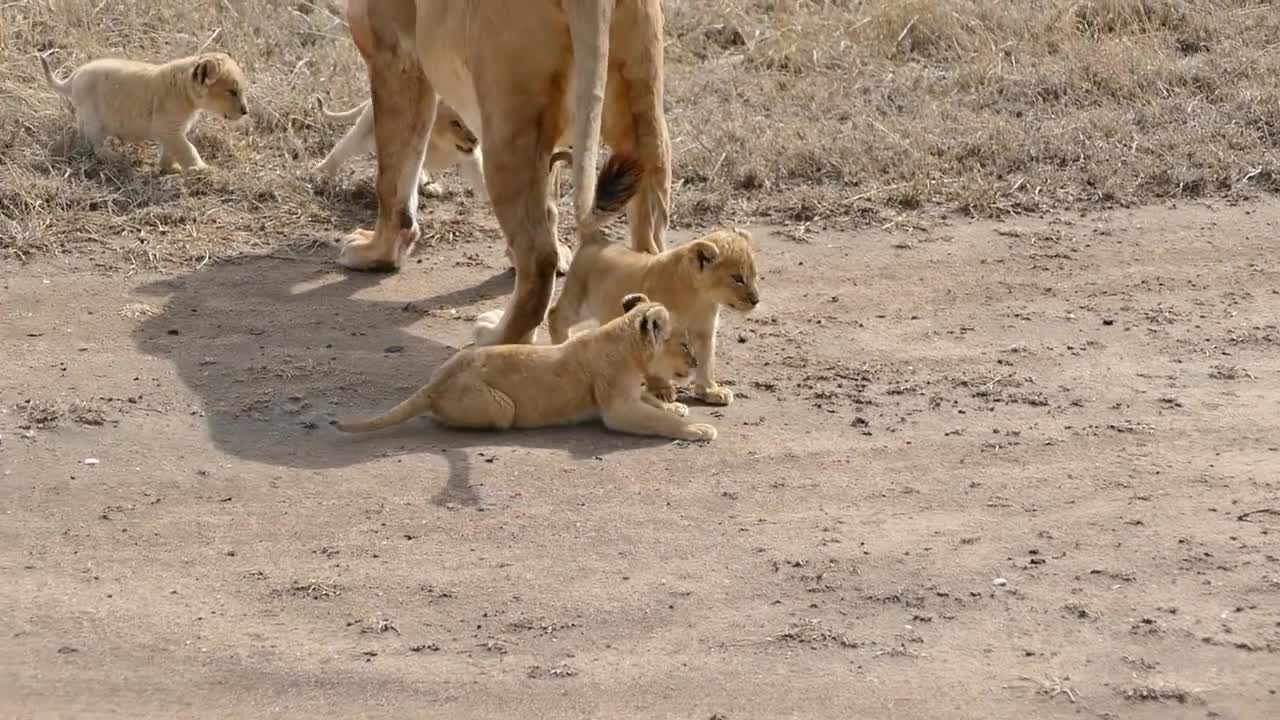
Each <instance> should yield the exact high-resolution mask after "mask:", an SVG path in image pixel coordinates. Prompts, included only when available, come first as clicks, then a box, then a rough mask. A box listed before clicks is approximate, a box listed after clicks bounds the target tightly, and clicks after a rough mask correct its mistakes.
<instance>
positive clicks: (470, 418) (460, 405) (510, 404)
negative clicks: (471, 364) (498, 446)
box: [431, 377, 516, 430]
mask: <svg viewBox="0 0 1280 720" xmlns="http://www.w3.org/2000/svg"><path fill="white" fill-rule="evenodd" d="M431 414H432V416H433V417H434V418H436V420H438V421H439V422H441V423H443V424H445V425H448V426H450V427H456V428H465V429H470V430H507V429H509V428H510V427H511V425H512V423H514V422H515V417H516V405H515V402H514V401H512V400H511V398H510V396H508V395H507V394H506V393H504V392H502V391H501V390H498V389H496V388H494V387H492V386H491V385H488V384H487V383H485V382H483V381H481V380H478V379H464V378H460V377H455V379H453V380H452V381H451V382H448V383H445V384H444V386H443V387H441V388H439V389H438V390H437V391H436V393H435V394H434V398H433V402H432V410H431Z"/></svg>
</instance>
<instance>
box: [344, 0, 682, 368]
mask: <svg viewBox="0 0 1280 720" xmlns="http://www.w3.org/2000/svg"><path fill="white" fill-rule="evenodd" d="M347 19H348V22H349V25H350V28H351V34H352V39H353V40H354V41H355V44H356V46H357V48H359V50H360V53H361V55H362V56H363V57H364V59H365V62H366V64H367V65H368V68H369V82H370V95H371V98H372V102H373V106H374V135H375V138H376V141H375V144H376V146H377V150H376V152H377V158H378V175H377V194H378V214H377V223H376V225H375V226H374V228H373V230H371V231H370V230H365V229H359V230H356V231H354V232H353V233H351V234H350V235H349V236H348V237H347V239H346V241H345V242H344V243H343V246H342V248H341V250H340V251H339V256H338V262H339V263H340V264H342V265H344V266H346V267H348V268H353V269H359V270H397V269H399V268H400V266H401V265H402V264H403V262H404V259H405V258H406V257H407V256H408V254H409V252H410V251H411V250H412V248H413V245H414V244H415V243H416V242H417V239H418V235H419V233H418V225H417V193H416V192H413V189H414V187H413V186H416V181H417V175H416V173H417V168H418V165H419V164H420V161H421V158H422V155H423V153H424V152H425V150H426V146H427V141H428V137H429V135H430V131H431V128H432V124H433V123H434V119H435V115H436V114H437V106H438V104H439V100H441V99H443V100H445V101H447V102H448V103H449V104H450V105H451V106H452V107H453V108H454V109H455V110H457V112H458V113H459V114H460V115H461V116H462V118H463V119H464V121H465V122H466V124H467V126H468V127H470V128H472V129H473V130H476V131H477V133H478V134H479V135H480V137H481V141H482V142H483V144H484V147H485V153H484V165H485V168H484V169H485V180H486V185H487V187H488V190H489V196H490V198H491V199H492V203H493V207H494V213H495V215H496V216H497V219H498V224H499V225H500V227H501V228H502V232H503V235H504V236H505V237H506V238H507V242H508V245H509V246H510V247H511V249H512V254H513V256H514V259H515V266H516V286H515V291H514V292H513V293H512V295H511V297H510V299H509V301H508V305H507V312H506V313H504V315H503V317H502V320H501V324H500V325H499V326H498V327H497V328H495V331H494V332H492V333H489V334H486V336H485V337H483V338H482V340H483V342H485V343H526V342H532V341H533V340H534V339H535V337H536V330H537V327H538V325H539V324H540V323H541V322H542V320H543V318H544V317H545V315H546V311H547V307H548V306H549V305H550V302H551V295H552V291H553V289H554V284H555V269H556V265H557V263H558V261H559V259H560V258H559V253H558V252H557V249H556V224H557V220H558V210H557V208H556V206H555V202H554V200H555V198H553V197H552V196H551V193H550V192H549V182H548V180H549V178H548V173H547V172H546V168H547V160H548V158H549V157H550V156H551V154H552V153H553V152H554V150H555V148H556V146H557V145H571V146H572V148H573V175H574V193H575V196H574V197H575V199H574V214H575V217H576V218H577V220H578V221H579V222H582V221H583V219H584V218H586V217H587V216H588V215H589V214H590V208H591V207H593V205H594V200H593V198H592V183H591V180H592V178H593V177H594V175H595V170H596V167H597V165H598V162H597V160H596V155H597V154H598V151H599V147H600V144H601V141H603V142H604V143H606V144H607V145H609V147H610V148H611V149H612V150H613V151H614V152H623V153H627V154H629V155H632V156H634V157H636V158H637V160H638V161H639V162H640V163H641V164H642V166H643V169H644V175H643V177H644V181H643V182H644V185H643V187H642V188H640V191H639V192H638V193H637V195H636V197H635V199H634V200H633V201H632V202H631V203H630V205H629V207H628V219H629V222H630V226H631V241H632V246H633V247H635V248H636V249H637V250H642V251H646V252H655V253H656V252H659V251H660V250H661V249H662V248H663V246H664V241H663V237H664V233H665V232H666V228H667V224H668V214H669V206H670V186H671V163H670V158H671V143H670V138H669V135H668V131H667V125H666V118H665V115H664V111H663V76H662V72H663V15H662V3H661V0H416V1H415V0H379V1H378V2H370V1H369V0H349V2H348V3H347ZM570 137H571V141H570V142H567V143H564V142H562V140H564V139H567V138H570Z"/></svg>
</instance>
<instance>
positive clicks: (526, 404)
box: [337, 293, 716, 440]
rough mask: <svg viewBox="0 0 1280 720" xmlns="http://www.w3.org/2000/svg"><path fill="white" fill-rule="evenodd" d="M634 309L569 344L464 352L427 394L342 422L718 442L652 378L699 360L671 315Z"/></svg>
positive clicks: (629, 303)
mask: <svg viewBox="0 0 1280 720" xmlns="http://www.w3.org/2000/svg"><path fill="white" fill-rule="evenodd" d="M622 307H623V308H624V309H625V311H626V312H625V313H624V314H623V315H622V316H621V317H618V318H615V319H614V320H612V321H610V322H608V323H605V324H604V325H602V326H600V327H598V328H593V329H591V330H589V331H587V332H584V333H581V334H578V335H575V336H574V337H573V338H571V339H570V340H569V341H568V342H565V343H563V344H561V345H489V346H471V347H468V348H463V349H462V350H459V351H458V352H457V353H456V354H455V355H454V356H453V357H451V358H449V360H447V361H446V362H445V363H444V364H443V365H441V366H440V367H439V368H437V369H436V371H435V372H434V373H432V375H431V380H430V381H428V382H427V384H426V385H424V386H423V387H422V388H421V389H420V390H418V391H417V392H416V393H414V394H413V395H412V396H410V397H409V398H408V399H406V400H404V401H403V402H401V403H400V404H399V405H397V406H396V407H394V408H392V409H391V410H390V411H388V412H387V413H386V414H384V415H381V416H379V417H376V418H371V419H369V420H361V421H352V422H339V423H337V428H338V429H339V430H341V431H343V432H369V431H371V430H379V429H382V428H385V427H390V426H392V425H396V424H399V423H402V422H404V421H405V420H408V419H409V418H412V417H415V416H417V415H421V414H423V413H428V414H430V415H431V417H432V418H433V419H435V420H436V421H437V422H439V423H441V424H443V425H447V426H452V427H458V428H467V429H474V430H507V429H510V428H539V427H548V426H552V425H563V424H568V423H575V422H581V421H584V420H588V419H591V418H593V417H599V418H601V419H602V420H604V424H605V425H606V426H607V427H609V428H610V429H612V430H617V431H620V432H626V433H632V434H635V435H658V436H661V437H669V438H675V439H677V440H714V439H715V437H716V429H715V428H714V427H712V426H711V425H707V424H706V423H695V422H690V421H688V420H686V419H685V418H684V414H685V413H687V412H688V408H686V407H684V406H683V405H679V404H676V403H672V404H670V405H664V404H663V403H662V402H660V401H658V400H656V399H655V398H654V397H653V396H652V395H649V394H648V393H647V391H646V390H645V389H644V377H645V376H646V375H657V376H659V377H663V378H669V379H679V378H681V377H685V376H687V375H688V374H689V372H690V371H691V370H692V369H693V368H694V366H696V364H697V361H696V360H695V359H694V357H693V353H692V352H691V351H690V350H689V345H688V344H687V343H686V342H684V340H683V338H681V337H673V336H672V329H671V314H670V313H668V312H667V309H666V308H664V307H663V306H662V305H660V304H658V303H655V302H650V301H649V299H648V298H647V297H645V296H644V295H642V294H639V293H636V294H632V295H628V296H627V297H625V298H623V300H622Z"/></svg>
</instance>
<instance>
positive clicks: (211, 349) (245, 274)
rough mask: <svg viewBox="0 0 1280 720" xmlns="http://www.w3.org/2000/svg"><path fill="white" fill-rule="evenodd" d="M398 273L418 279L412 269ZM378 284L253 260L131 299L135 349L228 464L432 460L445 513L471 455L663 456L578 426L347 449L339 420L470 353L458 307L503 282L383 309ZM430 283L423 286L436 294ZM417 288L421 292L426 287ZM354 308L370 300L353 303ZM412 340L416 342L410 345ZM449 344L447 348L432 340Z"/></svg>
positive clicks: (639, 442) (365, 440) (393, 432)
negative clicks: (146, 308) (159, 363)
mask: <svg viewBox="0 0 1280 720" xmlns="http://www.w3.org/2000/svg"><path fill="white" fill-rule="evenodd" d="M402 272H403V273H407V274H413V273H419V274H424V270H423V269H421V268H417V267H415V266H414V265H409V266H408V267H407V268H406V269H405V270H403V271H402ZM386 277H387V276H384V275H377V274H369V273H345V272H343V271H341V270H339V269H338V268H337V267H336V266H335V265H334V264H333V262H332V260H331V259H330V257H329V256H327V255H324V254H317V255H316V256H314V257H311V258H302V259H299V260H283V259H274V258H255V259H250V260H244V261H239V262H232V263H222V264H217V265H212V266H207V267H206V268H204V269H201V270H197V271H195V272H192V273H190V274H188V275H185V276H182V277H178V278H173V279H165V280H161V281H157V282H153V283H151V284H148V285H145V286H143V287H141V288H139V289H138V290H137V292H138V293H139V294H140V295H142V296H144V299H146V300H147V301H148V303H149V305H151V306H153V307H154V306H160V305H161V302H160V300H159V299H160V298H165V299H167V302H164V303H163V307H162V308H161V309H159V310H156V311H154V312H153V313H152V314H151V315H150V316H149V317H147V318H146V319H145V320H143V321H142V322H141V323H140V324H139V325H138V326H137V329H136V330H135V331H134V341H135V343H136V345H137V346H138V348H139V349H141V350H142V351H143V352H145V353H146V354H148V355H151V356H153V357H156V358H160V359H163V360H165V361H167V362H171V363H173V365H174V367H175V368H176V369H177V372H178V376H179V378H180V379H181V380H182V382H183V383H184V384H185V385H186V386H187V387H189V388H190V389H191V390H192V391H193V392H194V393H195V394H196V395H197V396H198V397H199V403H200V406H199V408H198V409H193V412H199V413H202V414H203V416H204V418H205V420H206V422H207V423H208V427H209V434H210V437H211V439H212V441H213V443H214V445H215V446H216V447H217V448H218V449H220V450H222V451H224V452H227V453H230V454H232V455H234V456H236V457H239V458H243V459H246V460H252V461H255V462H261V463H266V464H270V465H276V466H281V467H293V468H307V469H322V468H336V467H347V466H352V465H358V464H360V463H363V462H366V461H369V460H371V459H374V458H378V457H396V456H402V455H403V456H408V455H416V454H422V453H440V454H442V455H443V457H444V458H445V459H446V461H447V463H446V466H447V475H446V477H445V478H434V477H430V476H424V477H423V480H424V481H425V482H427V483H430V484H434V485H437V486H438V490H437V491H436V493H435V497H434V501H435V502H437V503H440V504H445V503H458V504H464V505H466V504H475V503H476V502H478V498H477V497H476V494H475V492H474V490H473V489H472V483H471V475H472V464H471V459H470V458H471V455H472V454H473V453H472V452H469V449H470V448H474V447H494V446H499V447H502V446H505V447H527V448H550V449H561V450H565V451H567V452H568V453H569V455H570V456H571V457H573V458H591V457H598V456H602V455H606V454H608V453H611V452H615V451H617V450H626V449H637V448H641V447H647V446H653V445H658V444H663V443H665V442H668V441H665V440H662V439H658V438H640V437H635V436H628V435H621V434H617V433H612V432H609V431H607V430H605V429H604V428H603V427H602V426H600V425H599V424H590V423H588V424H583V425H575V426H570V427H562V428H553V429H546V430H537V431H511V432H502V433H498V432H478V431H477V432H464V431H453V430H448V429H445V428H442V427H440V426H438V425H436V424H435V423H434V422H432V421H430V420H429V419H426V418H417V419H414V420H411V421H409V422H406V423H405V424H404V425H402V426H400V427H398V428H392V429H388V430H384V431H381V432H376V433H369V434H360V435H348V434H345V433H341V432H338V431H337V430H336V429H334V428H333V427H332V426H331V424H330V423H331V421H333V420H334V419H335V418H337V417H364V416H369V415H373V414H377V413H381V412H383V411H385V410H386V409H388V408H390V407H391V406H392V405H394V404H395V403H397V402H399V401H400V400H402V399H403V398H405V397H407V396H408V395H409V394H410V393H412V392H413V391H414V390H416V389H417V388H418V387H419V386H420V385H421V384H422V383H424V382H426V380H427V378H428V377H429V376H430V374H431V371H432V370H433V369H434V368H435V367H436V366H437V365H439V364H440V363H442V362H444V361H445V360H446V359H447V358H448V357H449V356H450V355H451V354H453V353H454V352H455V351H456V349H457V346H460V345H464V344H466V343H467V342H469V332H470V326H469V323H463V322H459V321H458V320H457V319H456V316H454V315H453V311H452V306H454V305H456V304H465V303H468V302H470V303H475V302H481V301H487V300H489V299H491V298H493V297H499V296H502V295H505V293H507V292H510V285H511V277H510V274H508V273H505V272H500V273H499V274H497V275H494V276H492V277H490V278H488V279H486V280H484V281H482V282H481V283H479V284H478V285H475V286H472V287H469V288H447V287H446V288H441V290H442V291H441V292H438V293H435V294H432V295H428V296H426V297H424V298H421V299H412V298H403V297H401V298H398V299H390V298H389V296H390V294H391V291H390V290H388V289H387V288H385V287H379V285H380V283H382V282H383V281H384V280H385V279H386ZM438 279H439V278H438V277H434V274H433V276H432V277H431V280H438ZM427 281H428V280H427V278H425V277H424V282H427ZM362 294H368V295H370V296H375V297H379V298H380V299H373V298H371V297H361V295H362ZM411 326H416V328H415V329H417V330H418V332H411ZM446 336H447V337H449V338H450V339H451V340H452V343H447V342H445V341H443V340H442V339H441V340H437V339H435V338H444V337H446Z"/></svg>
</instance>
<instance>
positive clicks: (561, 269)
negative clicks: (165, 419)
mask: <svg viewBox="0 0 1280 720" xmlns="http://www.w3.org/2000/svg"><path fill="white" fill-rule="evenodd" d="M572 262H573V251H572V250H570V249H569V246H568V245H565V244H564V243H562V242H560V241H559V240H557V241H556V275H557V276H560V277H563V276H565V275H567V274H568V273H569V264H570V263H572Z"/></svg>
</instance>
